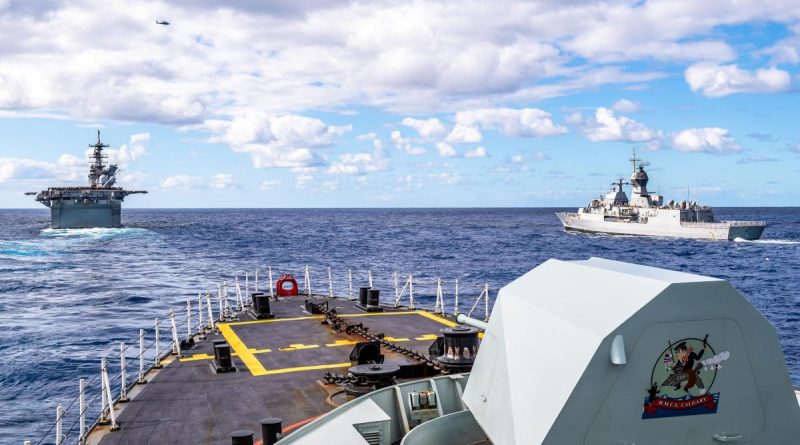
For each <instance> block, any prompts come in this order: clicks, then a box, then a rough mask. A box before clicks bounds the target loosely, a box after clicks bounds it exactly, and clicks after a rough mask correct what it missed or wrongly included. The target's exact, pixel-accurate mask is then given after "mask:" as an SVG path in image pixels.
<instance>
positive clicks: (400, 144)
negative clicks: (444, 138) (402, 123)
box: [391, 130, 425, 156]
mask: <svg viewBox="0 0 800 445" xmlns="http://www.w3.org/2000/svg"><path fill="white" fill-rule="evenodd" d="M391 138H392V143H393V144H394V146H395V147H396V148H397V149H398V150H400V151H402V152H403V153H405V154H407V155H409V156H421V155H424V154H425V148H423V147H420V146H415V145H413V143H412V141H411V139H408V138H406V137H404V136H403V135H402V133H400V132H399V131H397V130H394V131H392V133H391Z"/></svg>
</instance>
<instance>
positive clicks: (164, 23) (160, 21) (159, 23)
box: [156, 20, 169, 25]
mask: <svg viewBox="0 0 800 445" xmlns="http://www.w3.org/2000/svg"><path fill="white" fill-rule="evenodd" d="M156 25H169V22H168V21H166V20H156Z"/></svg>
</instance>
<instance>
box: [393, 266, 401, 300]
mask: <svg viewBox="0 0 800 445" xmlns="http://www.w3.org/2000/svg"><path fill="white" fill-rule="evenodd" d="M392 278H394V306H395V307H397V302H398V301H400V282H399V281H398V277H397V272H393V273H392Z"/></svg>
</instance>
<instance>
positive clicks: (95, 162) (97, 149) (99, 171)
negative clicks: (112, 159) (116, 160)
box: [89, 130, 108, 187]
mask: <svg viewBox="0 0 800 445" xmlns="http://www.w3.org/2000/svg"><path fill="white" fill-rule="evenodd" d="M89 147H90V148H94V151H93V152H92V154H91V155H89V160H90V162H89V185H90V186H91V187H97V185H98V180H99V179H100V176H102V175H103V169H104V168H105V166H106V163H105V162H104V161H103V159H106V158H108V155H104V154H103V149H104V148H108V144H104V143H102V142H101V141H100V130H97V142H95V143H94V144H89Z"/></svg>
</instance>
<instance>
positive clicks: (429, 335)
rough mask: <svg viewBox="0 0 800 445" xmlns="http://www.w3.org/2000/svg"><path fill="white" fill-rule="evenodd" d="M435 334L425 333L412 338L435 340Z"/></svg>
mask: <svg viewBox="0 0 800 445" xmlns="http://www.w3.org/2000/svg"><path fill="white" fill-rule="evenodd" d="M436 337H437V335H436V334H425V335H423V336H421V337H414V340H436Z"/></svg>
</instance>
